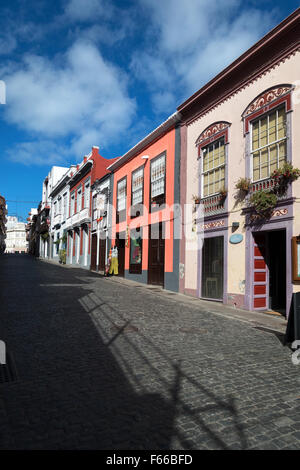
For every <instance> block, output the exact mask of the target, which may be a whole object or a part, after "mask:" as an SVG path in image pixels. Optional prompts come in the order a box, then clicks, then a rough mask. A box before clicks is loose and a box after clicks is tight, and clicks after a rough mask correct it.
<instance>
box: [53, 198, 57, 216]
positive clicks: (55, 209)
mask: <svg viewBox="0 0 300 470" xmlns="http://www.w3.org/2000/svg"><path fill="white" fill-rule="evenodd" d="M53 212H54V217H55V216H56V212H57V203H56V201H55V203H54V207H53Z"/></svg>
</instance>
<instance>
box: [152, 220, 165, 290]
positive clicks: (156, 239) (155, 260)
mask: <svg viewBox="0 0 300 470" xmlns="http://www.w3.org/2000/svg"><path fill="white" fill-rule="evenodd" d="M164 274H165V240H164V238H163V225H162V223H159V224H152V225H151V226H150V227H149V252H148V284H155V285H158V286H162V287H163V286H164Z"/></svg>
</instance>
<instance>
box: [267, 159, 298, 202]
mask: <svg viewBox="0 0 300 470" xmlns="http://www.w3.org/2000/svg"><path fill="white" fill-rule="evenodd" d="M299 176H300V170H299V168H294V167H293V165H292V164H291V163H289V162H285V163H284V164H283V165H282V166H281V167H280V168H278V169H277V170H274V171H273V173H272V174H271V178H273V179H274V181H275V187H274V191H275V192H277V193H278V194H284V193H286V191H287V188H288V185H289V184H291V183H293V182H294V181H296V180H297V179H298V178H299Z"/></svg>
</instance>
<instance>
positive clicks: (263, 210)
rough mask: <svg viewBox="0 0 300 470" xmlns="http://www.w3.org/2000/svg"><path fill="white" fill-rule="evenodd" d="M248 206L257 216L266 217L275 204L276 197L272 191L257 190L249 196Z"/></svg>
mask: <svg viewBox="0 0 300 470" xmlns="http://www.w3.org/2000/svg"><path fill="white" fill-rule="evenodd" d="M249 204H250V205H251V206H253V207H254V209H255V211H256V213H257V214H259V215H261V216H263V217H268V216H270V214H271V212H272V210H273V209H274V207H275V206H276V204H277V196H276V194H274V192H273V191H270V190H269V191H263V190H259V191H256V192H255V193H253V194H252V195H251V197H250V199H249Z"/></svg>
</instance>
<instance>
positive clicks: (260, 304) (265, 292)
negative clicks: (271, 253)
mask: <svg viewBox="0 0 300 470" xmlns="http://www.w3.org/2000/svg"><path fill="white" fill-rule="evenodd" d="M253 238H254V246H253V249H254V256H253V276H254V278H253V307H254V309H255V310H266V309H268V308H269V298H268V297H269V272H268V265H267V253H266V250H267V244H266V234H265V233H255V234H253Z"/></svg>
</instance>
